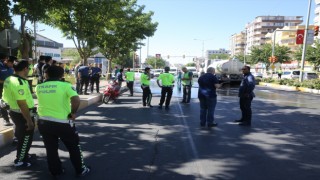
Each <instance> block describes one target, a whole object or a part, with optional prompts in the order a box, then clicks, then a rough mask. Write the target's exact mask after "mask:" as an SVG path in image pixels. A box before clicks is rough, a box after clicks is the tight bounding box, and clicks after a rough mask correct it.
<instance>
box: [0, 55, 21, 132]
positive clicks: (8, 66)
mask: <svg viewBox="0 0 320 180" xmlns="http://www.w3.org/2000/svg"><path fill="white" fill-rule="evenodd" d="M16 59H17V58H16V57H14V56H10V57H8V56H6V55H5V54H0V60H1V61H0V99H1V98H2V92H3V83H4V81H5V79H6V78H7V77H9V76H10V75H12V74H13V69H12V67H13V63H14V61H15V60H16ZM0 111H1V116H2V118H3V124H4V125H5V126H11V125H12V124H11V123H10V120H9V116H8V111H7V109H5V108H1V109H0Z"/></svg>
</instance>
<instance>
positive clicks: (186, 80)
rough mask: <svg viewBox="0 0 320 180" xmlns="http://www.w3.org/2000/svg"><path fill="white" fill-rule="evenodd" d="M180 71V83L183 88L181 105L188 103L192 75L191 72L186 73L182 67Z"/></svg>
mask: <svg viewBox="0 0 320 180" xmlns="http://www.w3.org/2000/svg"><path fill="white" fill-rule="evenodd" d="M182 71H183V75H182V78H181V81H182V86H183V99H182V101H181V103H190V99H191V87H192V76H193V73H192V72H191V71H188V69H187V68H186V67H183V68H182Z"/></svg>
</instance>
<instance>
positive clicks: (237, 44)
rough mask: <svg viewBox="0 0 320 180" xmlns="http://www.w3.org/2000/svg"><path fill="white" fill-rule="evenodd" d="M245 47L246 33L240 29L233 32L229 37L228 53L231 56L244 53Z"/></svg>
mask: <svg viewBox="0 0 320 180" xmlns="http://www.w3.org/2000/svg"><path fill="white" fill-rule="evenodd" d="M245 47H246V33H245V31H242V32H240V33H238V34H233V35H232V36H231V38H230V53H231V56H232V57H233V56H235V55H238V54H244V53H245Z"/></svg>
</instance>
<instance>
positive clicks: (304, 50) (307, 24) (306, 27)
mask: <svg viewBox="0 0 320 180" xmlns="http://www.w3.org/2000/svg"><path fill="white" fill-rule="evenodd" d="M310 9H311V0H309V7H308V15H307V22H306V26H305V28H304V38H303V49H302V57H301V70H300V76H299V81H300V82H302V81H303V70H304V58H305V56H306V47H307V46H306V43H307V38H308V37H307V36H308V27H309V19H310Z"/></svg>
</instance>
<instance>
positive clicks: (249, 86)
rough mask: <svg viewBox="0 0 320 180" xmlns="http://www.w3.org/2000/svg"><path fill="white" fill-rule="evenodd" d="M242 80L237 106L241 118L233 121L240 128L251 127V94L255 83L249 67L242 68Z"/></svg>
mask: <svg viewBox="0 0 320 180" xmlns="http://www.w3.org/2000/svg"><path fill="white" fill-rule="evenodd" d="M242 72H243V79H242V81H241V84H240V87H239V93H238V96H239V104H240V109H241V118H240V119H239V120H235V122H239V125H240V126H251V118H252V110H251V102H252V100H253V98H254V97H255V94H254V92H253V90H254V88H255V85H256V82H255V79H254V76H253V75H252V74H251V73H250V66H243V68H242Z"/></svg>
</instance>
